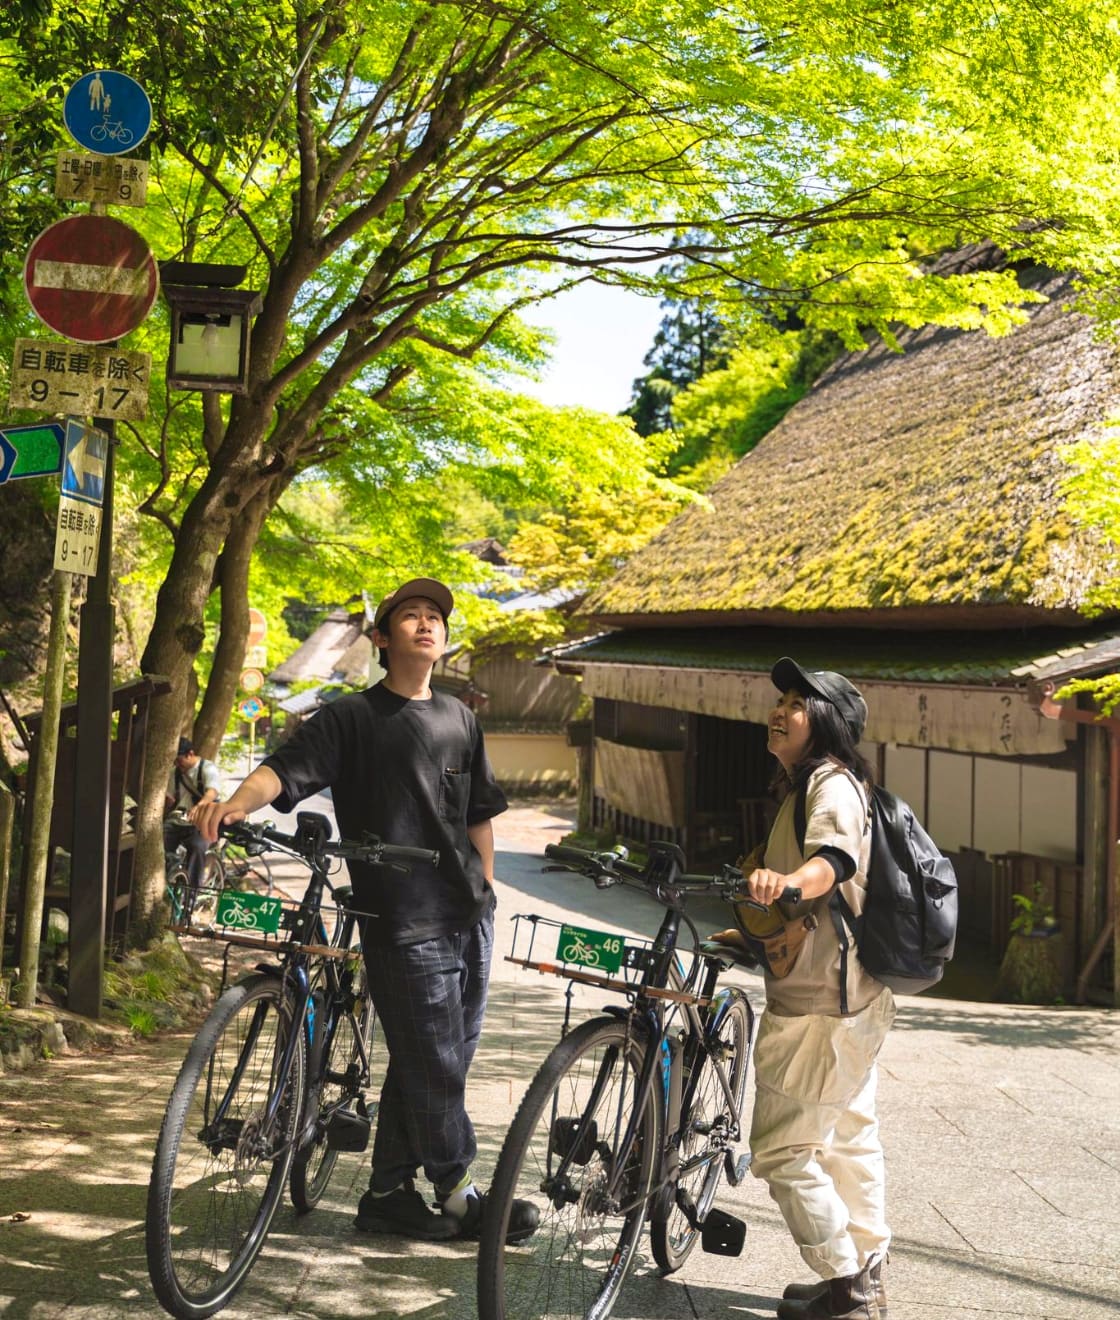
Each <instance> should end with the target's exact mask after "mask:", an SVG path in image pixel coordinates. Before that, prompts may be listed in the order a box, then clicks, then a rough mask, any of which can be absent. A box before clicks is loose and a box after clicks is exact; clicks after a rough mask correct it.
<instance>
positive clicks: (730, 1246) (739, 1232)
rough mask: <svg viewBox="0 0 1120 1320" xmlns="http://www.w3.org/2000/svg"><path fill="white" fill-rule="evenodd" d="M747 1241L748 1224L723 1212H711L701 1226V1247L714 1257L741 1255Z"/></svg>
mask: <svg viewBox="0 0 1120 1320" xmlns="http://www.w3.org/2000/svg"><path fill="white" fill-rule="evenodd" d="M746 1239H747V1226H746V1224H745V1223H744V1222H743V1221H742V1220H741V1219H736V1218H735V1216H734V1215H727V1214H724V1212H723V1211H722V1210H709V1211H708V1214H707V1217H706V1218H705V1220H704V1222H703V1224H701V1226H700V1245H701V1247H703V1249H704V1250H705V1251H707V1252H710V1253H711V1254H712V1255H713V1256H738V1255H741V1254H742V1250H743V1243H744V1242H745V1241H746Z"/></svg>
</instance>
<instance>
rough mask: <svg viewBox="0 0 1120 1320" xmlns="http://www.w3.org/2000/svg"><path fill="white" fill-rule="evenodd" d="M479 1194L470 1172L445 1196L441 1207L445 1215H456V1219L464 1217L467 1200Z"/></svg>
mask: <svg viewBox="0 0 1120 1320" xmlns="http://www.w3.org/2000/svg"><path fill="white" fill-rule="evenodd" d="M477 1196H478V1188H477V1187H476V1186H475V1185H474V1183H473V1182H472V1181H471V1176H470V1174H469V1173H468V1174H467V1175H466V1177H465V1178H464V1179H463V1181H462V1182H461V1183H460V1184H459V1185H458V1187H455V1188H453V1189H452V1190H451V1192H450V1193H449V1194H448V1195H447V1196H446V1197H445V1198H444V1200H443V1202H442V1204H441V1207H440V1208H441V1209H442V1210H443V1213H444V1214H445V1215H454V1216H455V1218H456V1219H462V1217H463V1216H464V1215H465V1214H466V1213H467V1202H468V1201H469V1200H470V1199H471V1197H477Z"/></svg>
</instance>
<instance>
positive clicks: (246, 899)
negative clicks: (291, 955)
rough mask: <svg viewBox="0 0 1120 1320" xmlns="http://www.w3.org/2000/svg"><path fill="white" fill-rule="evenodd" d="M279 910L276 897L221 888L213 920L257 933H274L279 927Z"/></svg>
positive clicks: (279, 904)
mask: <svg viewBox="0 0 1120 1320" xmlns="http://www.w3.org/2000/svg"><path fill="white" fill-rule="evenodd" d="M280 911H281V903H280V900H279V899H278V898H265V897H264V896H263V895H261V894H246V893H243V892H242V891H241V890H238V889H223V890H222V892H221V895H220V897H219V898H218V912H217V916H216V918H215V920H216V921H217V923H218V925H219V926H232V927H235V928H236V929H237V930H250V931H254V932H255V933H256V934H259V935H275V934H276V932H277V931H278V930H279V929H280Z"/></svg>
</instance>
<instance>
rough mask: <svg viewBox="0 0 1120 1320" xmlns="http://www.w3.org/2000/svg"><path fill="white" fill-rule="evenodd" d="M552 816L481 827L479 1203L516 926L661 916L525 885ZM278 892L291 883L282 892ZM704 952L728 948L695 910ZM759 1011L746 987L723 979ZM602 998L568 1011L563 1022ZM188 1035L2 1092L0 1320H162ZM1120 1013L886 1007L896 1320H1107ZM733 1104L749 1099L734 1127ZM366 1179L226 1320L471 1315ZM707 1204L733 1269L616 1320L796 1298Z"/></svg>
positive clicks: (618, 899) (491, 1149)
mask: <svg viewBox="0 0 1120 1320" xmlns="http://www.w3.org/2000/svg"><path fill="white" fill-rule="evenodd" d="M569 822H570V812H569V809H568V808H567V807H566V806H557V807H549V806H548V805H547V804H546V805H543V806H520V807H517V808H515V809H514V810H512V811H511V812H510V813H509V814H508V815H507V816H505V817H503V818H501V819H500V820H499V822H497V823H498V826H499V848H500V852H501V856H500V859H499V861H500V865H499V875H500V877H501V880H502V883H501V893H500V906H499V932H500V945H499V956H498V959H497V960H496V962H495V967H494V984H493V990H492V993H491V1001H490V1012H489V1015H488V1018H487V1026H486V1030H485V1033H484V1036H483V1042H482V1047H481V1049H480V1051H479V1055H478V1059H477V1061H476V1064H475V1067H474V1070H473V1073H472V1077H471V1083H470V1104H471V1110H472V1113H473V1115H474V1117H475V1121H476V1123H477V1126H478V1132H479V1146H480V1154H479V1162H478V1170H477V1171H478V1173H479V1176H480V1181H481V1182H483V1183H485V1182H486V1181H487V1179H488V1175H489V1172H490V1170H491V1169H492V1168H493V1164H494V1162H495V1160H496V1158H497V1154H498V1150H499V1147H500V1144H501V1141H502V1138H503V1136H504V1133H505V1130H506V1128H507V1126H508V1124H509V1122H510V1119H511V1118H512V1116H513V1113H514V1111H515V1109H516V1106H517V1104H518V1101H519V1099H520V1097H521V1095H522V1093H523V1092H524V1090H525V1087H526V1086H527V1085H528V1082H529V1079H530V1076H531V1074H532V1072H533V1070H534V1068H535V1067H536V1065H537V1063H538V1062H539V1060H540V1059H542V1058H543V1057H544V1054H545V1052H546V1051H547V1050H548V1049H549V1048H550V1046H551V1044H552V1042H553V1041H554V1040H555V1038H556V1035H557V1027H558V1023H559V1021H560V1017H561V1013H562V1007H563V1001H562V993H563V989H564V984H565V983H564V982H562V981H560V980H558V979H555V978H552V977H548V976H542V975H539V974H538V973H536V972H532V971H524V970H522V969H519V968H516V967H514V966H512V965H511V964H509V963H508V962H505V961H503V960H502V957H501V955H502V954H504V953H505V952H506V951H507V950H508V948H509V941H510V939H511V937H512V929H513V923H512V922H511V921H510V920H509V918H510V917H511V916H512V915H513V914H514V913H517V912H530V911H532V912H536V913H539V914H540V915H543V916H549V917H553V918H556V919H559V918H560V917H565V918H567V919H569V920H575V921H577V922H578V923H580V924H584V925H587V926H591V927H593V928H595V929H599V930H619V931H624V932H627V933H639V934H647V935H648V934H651V933H652V932H653V931H654V929H656V926H657V922H658V920H659V909H658V908H656V906H655V905H654V904H652V903H650V902H649V901H647V900H644V899H643V898H642V897H641V896H640V895H636V894H631V893H629V892H623V891H619V890H611V891H609V892H605V893H604V892H600V891H598V890H596V889H595V888H594V887H593V886H592V885H591V884H590V883H588V882H586V881H582V880H580V879H578V878H575V877H570V876H567V875H563V874H542V873H541V871H540V864H539V857H540V852H541V850H542V848H543V846H544V844H545V843H547V842H549V841H550V840H553V839H555V838H557V837H558V836H559V835H560V834H561V833H563V832H564V831H565V830H567V829H568V828H569V827H570V826H569ZM293 880H294V876H293ZM697 915H698V917H699V921H700V925H701V930H702V931H706V930H710V929H714V928H715V926H716V925H717V924H722V921H721V915H722V914H721V913H719V912H717V911H713V910H712V909H711V908H710V907H709V908H707V909H705V910H704V911H702V912H699V913H698V914H697ZM736 975H737V976H738V979H739V980H740V982H741V984H743V985H744V986H745V987H746V988H747V989H748V991H749V993H750V995H751V997H752V999H753V1000H754V1001H755V1002H756V1004H758V1003H760V1001H761V995H760V983H759V981H758V979H757V978H754V977H750V976H747V975H739V974H736ZM610 998H611V996H610V995H609V994H608V993H607V992H604V991H598V990H594V989H590V988H586V987H584V988H580V989H579V990H578V991H577V992H576V996H575V1010H574V1011H575V1013H576V1015H577V1016H579V1017H582V1016H587V1015H590V1014H593V1013H594V1012H596V1011H597V1010H598V1008H599V1007H600V1006H601V1005H602V1004H603V1003H604V1002H606V1001H607V1000H609V999H610ZM188 1042H189V1033H184V1034H180V1035H177V1036H170V1037H165V1038H163V1039H160V1040H158V1041H155V1042H151V1043H136V1044H133V1045H130V1046H129V1047H128V1048H127V1049H124V1050H121V1051H119V1052H113V1053H99V1054H91V1055H80V1056H79V1055H71V1056H60V1057H58V1058H56V1059H54V1060H52V1061H51V1062H50V1063H47V1064H42V1065H38V1066H36V1067H35V1068H33V1069H32V1070H30V1071H28V1072H24V1073H18V1074H11V1075H9V1076H5V1077H2V1078H0V1315H3V1316H4V1317H7V1318H9V1320H54V1318H55V1317H64V1318H65V1320H94V1318H96V1320H108V1318H110V1317H141V1316H145V1317H150V1316H157V1315H159V1314H160V1312H159V1309H158V1307H157V1305H156V1303H155V1302H154V1300H153V1298H152V1294H151V1292H150V1289H149V1286H148V1281H147V1274H146V1268H145V1263H144V1242H143V1215H144V1199H145V1193H146V1188H147V1181H148V1170H149V1165H150V1161H151V1155H152V1149H153V1145H154V1141H155V1137H156V1133H157V1131H158V1128H159V1122H160V1117H161V1114H162V1110H163V1106H164V1104H165V1102H166V1098H167V1094H168V1091H169V1089H170V1087H171V1084H172V1081H173V1079H174V1075H175V1072H176V1069H177V1067H178V1064H179V1062H180V1061H181V1059H182V1057H183V1054H184V1052H185V1050H186V1048H187V1044H188ZM1118 1094H1120V1013H1116V1012H1112V1011H1104V1010H1080V1009H1078V1010H1073V1009H1038V1008H1022V1007H1011V1006H1005V1005H993V1004H971V1003H964V1002H957V1001H952V1000H943V999H940V1000H939V999H931V998H929V997H925V998H920V997H919V998H913V999H906V1000H902V1001H900V1011H899V1015H898V1021H897V1024H896V1026H895V1029H894V1030H893V1031H892V1033H891V1035H890V1037H889V1038H888V1040H887V1043H886V1046H885V1047H884V1051H883V1055H882V1070H881V1084H880V1095H881V1112H882V1121H883V1135H884V1143H885V1146H886V1150H887V1160H888V1172H889V1178H890V1183H889V1189H888V1194H889V1205H890V1214H891V1221H892V1225H893V1228H894V1232H895V1244H894V1250H893V1253H892V1261H891V1265H890V1268H889V1271H888V1280H889V1287H890V1316H891V1320H944V1318H947V1317H950V1316H953V1317H957V1316H966V1317H970V1318H982V1317H1008V1318H1014V1320H1022V1318H1023V1317H1031V1318H1032V1320H1033V1318H1034V1317H1050V1318H1053V1320H1059V1318H1061V1320H1073V1318H1074V1317H1077V1318H1078V1320H1082V1318H1084V1320H1096V1318H1097V1317H1100V1318H1101V1320H1103V1318H1104V1317H1106V1316H1107V1317H1117V1316H1120V1106H1118V1103H1117V1096H1118ZM749 1095H750V1088H749V1087H748V1103H749ZM364 1161H365V1157H364V1156H343V1157H342V1159H341V1160H340V1162H339V1166H338V1170H337V1172H336V1175H335V1179H334V1181H333V1183H332V1184H331V1186H330V1188H329V1189H328V1192H327V1194H326V1196H325V1198H324V1200H323V1202H322V1203H321V1205H320V1207H319V1208H318V1209H317V1210H316V1211H315V1212H314V1213H313V1214H311V1215H309V1216H307V1217H306V1218H302V1219H301V1218H298V1217H297V1216H296V1215H295V1214H294V1212H292V1211H291V1210H290V1209H287V1208H286V1209H282V1210H281V1211H280V1212H279V1214H278V1216H277V1218H276V1220H275V1222H274V1225H273V1230H272V1233H271V1236H270V1237H269V1240H268V1244H267V1246H266V1248H265V1250H264V1253H263V1255H262V1256H261V1258H260V1259H259V1260H258V1262H257V1264H256V1267H255V1268H254V1270H253V1272H252V1274H251V1275H250V1277H249V1280H248V1282H247V1284H246V1286H245V1287H244V1289H243V1291H242V1292H241V1293H240V1294H239V1296H238V1297H237V1298H236V1299H235V1301H234V1303H233V1304H232V1305H231V1306H230V1307H228V1308H227V1310H226V1311H225V1312H224V1314H225V1315H227V1316H228V1317H230V1320H270V1318H271V1317H275V1316H297V1317H308V1318H310V1317H320V1318H322V1320H328V1318H333V1317H358V1316H361V1317H374V1316H376V1317H388V1316H401V1317H415V1320H470V1317H473V1316H474V1315H475V1291H474V1261H475V1255H474V1251H473V1250H472V1247H471V1246H470V1245H468V1244H466V1243H464V1244H461V1245H460V1244H455V1243H451V1244H440V1245H429V1244H424V1245H420V1244H409V1243H404V1242H401V1241H398V1240H395V1239H390V1238H380V1237H367V1236H363V1235H361V1234H358V1233H356V1232H354V1231H353V1229H352V1228H351V1219H352V1216H353V1211H354V1206H355V1204H356V1202H357V1198H358V1195H359V1193H360V1191H361V1190H362V1188H363V1187H364V1184H365V1178H366V1169H365V1164H364ZM718 1204H720V1205H722V1206H723V1208H724V1209H726V1210H728V1211H729V1212H731V1213H733V1214H737V1215H739V1216H740V1217H742V1218H743V1219H745V1220H746V1221H747V1224H748V1233H747V1243H746V1247H745V1250H744V1253H743V1255H742V1256H741V1257H740V1258H739V1259H738V1260H729V1259H727V1258H724V1257H719V1256H705V1255H703V1254H702V1253H701V1252H700V1251H699V1250H697V1251H696V1252H694V1254H693V1255H692V1256H691V1257H690V1259H689V1260H688V1262H687V1263H686V1265H685V1267H684V1269H683V1270H682V1271H681V1272H680V1273H679V1274H677V1275H675V1276H673V1277H671V1278H668V1279H662V1278H659V1277H658V1275H657V1271H656V1267H655V1266H654V1265H653V1263H652V1261H651V1259H650V1258H649V1256H648V1254H645V1253H643V1255H642V1256H641V1258H640V1260H639V1263H638V1265H637V1267H636V1268H635V1270H634V1272H633V1273H632V1275H631V1277H630V1279H629V1280H628V1282H627V1284H626V1286H625V1288H624V1289H623V1292H622V1295H621V1297H620V1299H619V1301H618V1302H617V1304H616V1306H615V1309H614V1312H613V1314H614V1316H615V1317H619V1318H620V1320H658V1318H659V1317H689V1318H690V1320H707V1318H708V1317H716V1316H719V1317H726V1318H727V1320H751V1318H752V1317H765V1316H772V1315H773V1313H774V1307H775V1301H776V1298H777V1297H778V1296H779V1295H780V1292H781V1286H782V1284H783V1283H785V1282H786V1281H787V1280H790V1279H804V1278H807V1277H808V1276H807V1273H806V1271H805V1269H804V1267H803V1266H802V1265H801V1263H800V1261H799V1259H798V1256H797V1253H796V1252H795V1250H794V1249H793V1247H792V1246H791V1245H790V1243H789V1240H788V1238H787V1236H786V1232H785V1229H784V1226H783V1225H782V1224H781V1222H780V1220H779V1218H778V1216H777V1213H776V1210H775V1209H774V1207H773V1205H772V1203H771V1202H770V1200H769V1199H768V1197H767V1194H766V1191H765V1188H764V1187H763V1186H762V1185H761V1184H759V1183H757V1182H755V1181H754V1180H753V1179H750V1178H748V1179H747V1180H746V1182H745V1183H744V1185H743V1186H741V1187H739V1188H734V1189H730V1188H724V1189H723V1190H722V1192H721V1196H720V1199H719V1202H718Z"/></svg>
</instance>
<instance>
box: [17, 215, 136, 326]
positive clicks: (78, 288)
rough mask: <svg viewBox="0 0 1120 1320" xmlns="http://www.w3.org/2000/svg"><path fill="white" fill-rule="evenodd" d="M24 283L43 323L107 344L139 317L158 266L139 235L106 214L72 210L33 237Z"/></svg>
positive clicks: (33, 307) (33, 306)
mask: <svg viewBox="0 0 1120 1320" xmlns="http://www.w3.org/2000/svg"><path fill="white" fill-rule="evenodd" d="M23 287H24V288H25V289H26V291H27V300H28V302H30V304H31V307H32V309H33V310H34V312H35V315H36V316H38V318H39V320H40V321H42V322H43V324H44V325H47V326H49V327H50V328H51V329H52V330H53V331H55V333H56V334H60V335H62V336H63V337H64V338H66V339H75V340H77V341H78V343H80V344H108V343H110V342H112V341H113V340H115V339H121V338H122V337H123V336H124V335H127V334H128V333H129V331H130V330H135V329H136V327H137V326H138V325H139V324H140V323H141V322H142V321H143V320H144V318H145V317H146V316H147V315H148V313H149V312H150V311H151V310H152V304H153V303H154V302H155V300H156V295H157V294H158V293H159V268H158V266H157V265H156V262H155V258H154V257H153V256H152V250H151V248H149V247H148V244H147V241H146V240H145V239H144V237H143V236H142V235H140V234H138V233H137V232H136V230H135V229H132V228H131V227H130V226H129V225H126V224H122V223H121V221H120V220H113V219H111V218H110V217H109V216H107V215H72V216H69V217H68V218H67V219H65V220H59V221H57V223H55V224H53V225H51V226H50V227H49V228H47V229H44V230H43V232H42V233H41V234H40V235H39V237H38V238H37V239H36V240H35V241H34V242H33V243H32V244H31V248H30V250H29V251H28V253H27V261H26V263H25V264H24V268H23Z"/></svg>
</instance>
